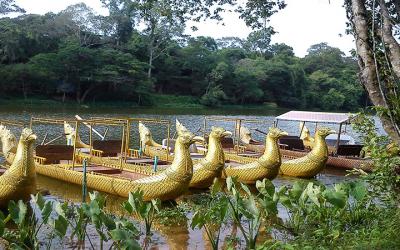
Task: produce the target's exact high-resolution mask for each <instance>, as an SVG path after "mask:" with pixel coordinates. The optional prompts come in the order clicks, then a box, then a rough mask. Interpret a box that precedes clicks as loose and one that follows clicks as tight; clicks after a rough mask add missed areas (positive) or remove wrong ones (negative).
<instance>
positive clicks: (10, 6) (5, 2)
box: [0, 0, 25, 16]
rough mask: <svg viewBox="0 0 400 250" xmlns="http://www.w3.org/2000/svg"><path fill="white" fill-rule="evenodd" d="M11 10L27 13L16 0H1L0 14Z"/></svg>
mask: <svg viewBox="0 0 400 250" xmlns="http://www.w3.org/2000/svg"><path fill="white" fill-rule="evenodd" d="M11 12H19V13H25V10H24V9H23V8H21V7H19V6H18V5H17V4H16V3H15V0H0V16H1V15H6V14H8V13H11Z"/></svg>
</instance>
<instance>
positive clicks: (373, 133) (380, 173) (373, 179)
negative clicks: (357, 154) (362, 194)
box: [353, 113, 400, 203]
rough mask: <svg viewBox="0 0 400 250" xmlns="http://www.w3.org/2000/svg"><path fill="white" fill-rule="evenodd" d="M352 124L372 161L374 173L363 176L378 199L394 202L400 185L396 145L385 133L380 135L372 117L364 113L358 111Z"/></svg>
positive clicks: (399, 161)
mask: <svg viewBox="0 0 400 250" xmlns="http://www.w3.org/2000/svg"><path fill="white" fill-rule="evenodd" d="M353 124H354V125H353V126H354V129H355V130H356V131H357V132H358V133H360V134H362V135H363V137H362V140H363V144H364V148H363V151H364V152H365V154H366V156H368V157H370V158H371V159H372V160H373V161H374V173H373V174H370V175H365V176H364V178H365V179H366V180H367V181H368V182H369V183H371V187H372V188H373V190H374V192H375V193H376V194H377V195H379V197H380V199H382V200H385V201H386V202H392V203H396V202H397V201H398V199H399V196H398V192H397V191H398V189H399V187H400V176H399V175H398V172H397V171H398V166H399V164H400V157H399V154H398V152H399V151H398V145H397V144H396V143H393V142H390V139H389V137H388V136H387V135H380V134H379V133H378V132H377V128H376V126H375V121H374V119H373V117H371V116H367V115H366V114H365V113H360V114H359V115H358V117H357V119H356V120H355V122H354V123H353ZM396 148H397V150H396Z"/></svg>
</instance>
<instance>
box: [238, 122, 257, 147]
mask: <svg viewBox="0 0 400 250" xmlns="http://www.w3.org/2000/svg"><path fill="white" fill-rule="evenodd" d="M236 134H239V138H240V141H241V142H243V143H244V144H250V142H251V140H253V139H252V138H251V132H250V129H249V128H247V127H245V126H240V130H239V128H236Z"/></svg>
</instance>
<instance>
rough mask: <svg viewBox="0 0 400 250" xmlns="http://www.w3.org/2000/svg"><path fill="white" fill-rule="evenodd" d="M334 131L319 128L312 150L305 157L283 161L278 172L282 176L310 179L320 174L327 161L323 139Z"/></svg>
mask: <svg viewBox="0 0 400 250" xmlns="http://www.w3.org/2000/svg"><path fill="white" fill-rule="evenodd" d="M334 133H336V131H334V130H331V129H330V128H324V127H320V128H319V129H318V130H317V132H316V133H315V142H314V148H313V149H312V150H311V151H310V152H309V153H308V154H307V155H305V156H303V157H301V158H297V159H293V160H288V161H285V162H283V163H282V164H281V167H280V172H281V173H282V174H283V175H288V176H294V177H303V178H311V177H313V176H315V175H317V174H318V173H319V172H321V171H322V170H323V169H324V167H325V163H326V161H327V160H328V154H329V152H328V146H327V145H326V142H325V137H327V136H328V135H330V134H334Z"/></svg>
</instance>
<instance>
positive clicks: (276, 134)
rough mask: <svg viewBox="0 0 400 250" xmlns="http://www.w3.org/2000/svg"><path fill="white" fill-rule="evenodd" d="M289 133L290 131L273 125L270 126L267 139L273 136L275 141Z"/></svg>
mask: <svg viewBox="0 0 400 250" xmlns="http://www.w3.org/2000/svg"><path fill="white" fill-rule="evenodd" d="M287 135H288V133H287V132H286V131H283V130H281V129H279V128H275V127H271V128H269V132H268V135H267V140H268V138H271V139H273V140H274V141H277V140H278V139H279V138H281V137H282V136H287Z"/></svg>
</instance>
